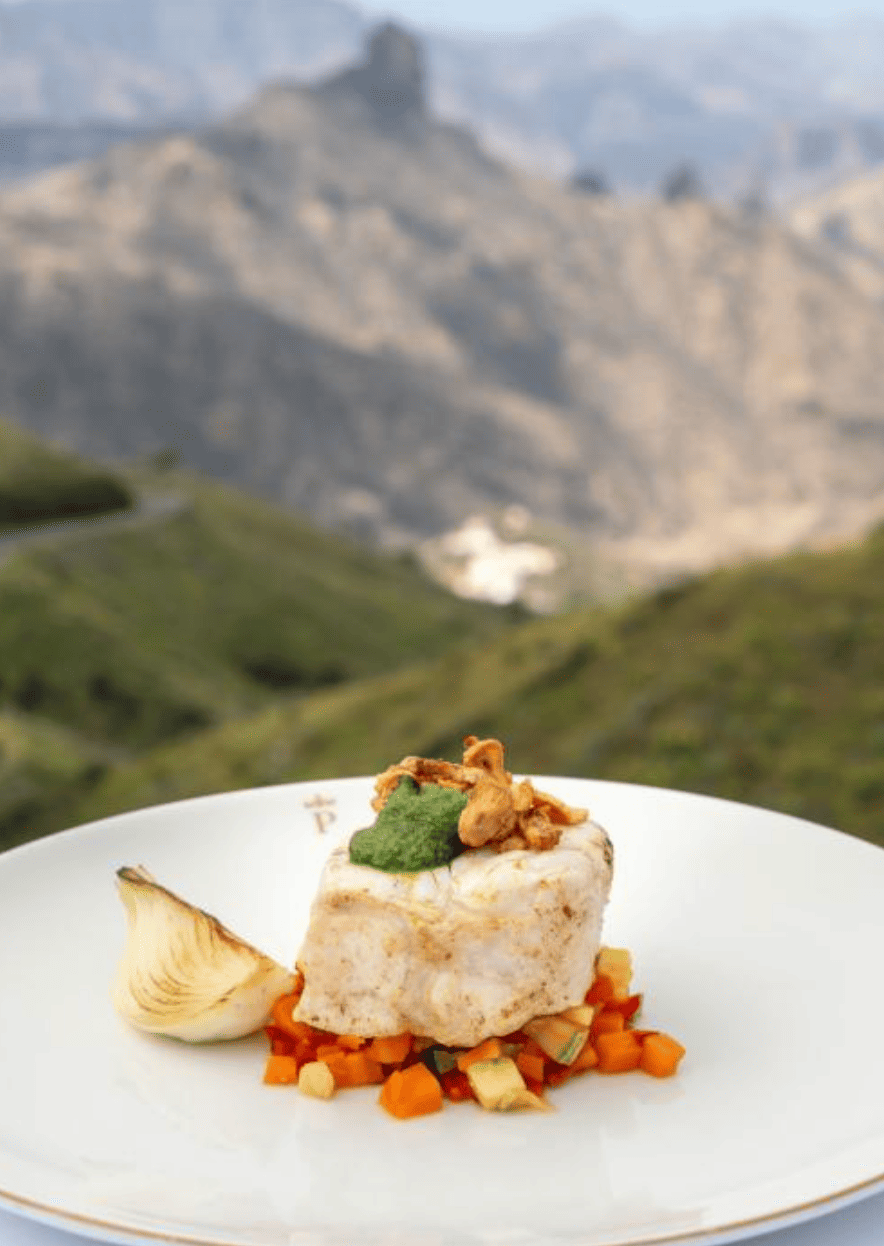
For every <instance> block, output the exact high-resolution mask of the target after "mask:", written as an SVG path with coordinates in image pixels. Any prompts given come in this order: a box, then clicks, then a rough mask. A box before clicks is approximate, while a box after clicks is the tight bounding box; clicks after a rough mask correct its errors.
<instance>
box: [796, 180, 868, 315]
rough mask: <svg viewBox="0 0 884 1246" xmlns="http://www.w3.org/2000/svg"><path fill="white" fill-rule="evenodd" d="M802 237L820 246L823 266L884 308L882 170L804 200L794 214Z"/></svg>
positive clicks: (798, 204)
mask: <svg viewBox="0 0 884 1246" xmlns="http://www.w3.org/2000/svg"><path fill="white" fill-rule="evenodd" d="M790 223H791V225H792V228H793V229H794V230H795V232H796V233H797V234H799V235H800V236H801V237H804V238H808V239H811V240H812V241H814V242H817V243H820V244H821V245H822V248H823V250H824V253H825V256H826V259H827V262H828V263H830V264H833V265H835V266H837V267H838V269H839V270H840V271H841V272H842V273H843V274H844V275H845V276H846V277H847V278H849V280H850V281H851V282H853V284H855V285H856V286H857V287H858V288H859V289H861V290H863V291H864V293H866V294H868V295H869V296H870V297H871V298H872V299H874V300H875V301H876V302H877V303H878V305H879V306H884V170H882V171H879V172H876V173H867V174H865V175H863V176H861V177H855V178H850V179H848V180H846V181H844V182H842V183H840V184H838V185H837V186H834V187H831V188H830V189H828V190H827V191H825V192H823V193H821V194H817V195H808V196H806V197H805V198H804V199H802V200H801V201H799V202H798V203H797V204H796V205H795V207H794V208H793V210H792V213H791V217H790Z"/></svg>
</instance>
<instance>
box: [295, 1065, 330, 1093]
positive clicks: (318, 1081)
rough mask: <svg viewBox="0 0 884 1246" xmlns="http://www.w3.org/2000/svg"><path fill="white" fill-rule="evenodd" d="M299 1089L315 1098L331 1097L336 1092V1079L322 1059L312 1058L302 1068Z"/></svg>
mask: <svg viewBox="0 0 884 1246" xmlns="http://www.w3.org/2000/svg"><path fill="white" fill-rule="evenodd" d="M298 1090H300V1091H301V1092H302V1093H303V1094H305V1095H310V1096H311V1097H312V1098H314V1099H330V1098H331V1097H332V1095H333V1094H334V1093H335V1079H334V1076H333V1074H332V1071H331V1069H330V1068H329V1067H328V1065H327V1064H325V1063H324V1062H323V1061H322V1060H311V1061H310V1063H309V1064H305V1065H304V1067H303V1068H302V1069H301V1072H300V1075H299V1077H298Z"/></svg>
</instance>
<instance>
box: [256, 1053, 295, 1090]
mask: <svg viewBox="0 0 884 1246" xmlns="http://www.w3.org/2000/svg"><path fill="white" fill-rule="evenodd" d="M298 1071H299V1070H298V1061H297V1060H296V1058H295V1057H294V1056H275V1055H273V1054H271V1055H269V1056H268V1057H267V1063H266V1064H265V1066H264V1081H265V1082H266V1083H267V1085H268V1086H290V1085H291V1084H292V1083H293V1082H297V1080H298Z"/></svg>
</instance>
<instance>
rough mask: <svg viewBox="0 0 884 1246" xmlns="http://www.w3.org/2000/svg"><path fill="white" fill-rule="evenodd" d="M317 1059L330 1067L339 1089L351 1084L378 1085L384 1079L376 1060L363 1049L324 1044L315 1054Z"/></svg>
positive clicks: (382, 1071)
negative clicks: (345, 1048)
mask: <svg viewBox="0 0 884 1246" xmlns="http://www.w3.org/2000/svg"><path fill="white" fill-rule="evenodd" d="M316 1058H317V1060H321V1061H322V1062H323V1064H327V1065H328V1067H329V1068H330V1069H331V1072H332V1077H333V1078H334V1079H335V1085H336V1086H337V1087H339V1088H340V1089H344V1088H346V1087H352V1086H378V1085H380V1083H381V1082H382V1081H383V1080H384V1070H383V1069H382V1068H381V1066H380V1064H378V1062H377V1060H372V1059H370V1058H369V1056H367V1055H366V1054H365V1052H364V1051H342V1050H341V1048H340V1047H328V1046H324V1047H321V1048H320V1049H319V1051H318V1052H317V1055H316Z"/></svg>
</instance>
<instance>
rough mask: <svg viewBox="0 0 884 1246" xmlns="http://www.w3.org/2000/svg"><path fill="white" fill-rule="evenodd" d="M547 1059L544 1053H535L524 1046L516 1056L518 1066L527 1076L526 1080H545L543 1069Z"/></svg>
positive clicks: (524, 1075) (525, 1076)
mask: <svg viewBox="0 0 884 1246" xmlns="http://www.w3.org/2000/svg"><path fill="white" fill-rule="evenodd" d="M544 1064H545V1061H544V1059H543V1056H542V1055H534V1054H533V1053H532V1052H530V1051H525V1050H524V1048H523V1049H522V1050H521V1051H520V1052H519V1053H518V1055H517V1056H516V1068H517V1069H518V1070H519V1072H520V1073H521V1074H522V1076H523V1077H524V1078H525V1081H526V1082H528V1081H534V1082H541V1083H542V1082H543V1069H544Z"/></svg>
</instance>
